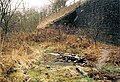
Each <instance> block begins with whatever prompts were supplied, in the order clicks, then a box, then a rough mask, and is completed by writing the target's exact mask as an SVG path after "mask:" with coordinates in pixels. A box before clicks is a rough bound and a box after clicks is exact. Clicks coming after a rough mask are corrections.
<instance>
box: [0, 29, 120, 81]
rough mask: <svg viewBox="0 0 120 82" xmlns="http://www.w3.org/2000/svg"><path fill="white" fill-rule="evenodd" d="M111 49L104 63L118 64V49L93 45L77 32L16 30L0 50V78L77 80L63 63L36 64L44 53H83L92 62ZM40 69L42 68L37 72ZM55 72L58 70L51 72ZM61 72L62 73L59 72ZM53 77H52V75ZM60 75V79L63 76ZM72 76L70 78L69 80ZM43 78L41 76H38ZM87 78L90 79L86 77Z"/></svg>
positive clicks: (1, 79) (12, 79) (42, 58)
mask: <svg viewBox="0 0 120 82" xmlns="http://www.w3.org/2000/svg"><path fill="white" fill-rule="evenodd" d="M104 48H108V49H111V53H110V56H109V58H108V60H107V61H106V62H107V63H110V64H112V65H118V66H119V58H120V55H119V54H120V48H119V47H116V46H111V45H106V44H102V43H97V45H96V47H94V45H93V42H91V40H89V39H81V38H79V36H78V35H72V34H65V33H63V32H59V30H54V29H41V30H39V32H38V33H31V34H30V33H17V34H13V35H12V36H11V37H10V38H8V39H7V40H6V42H5V45H4V47H3V49H4V51H3V52H4V53H3V55H1V56H0V59H1V60H0V81H2V82H10V81H13V82H19V81H25V82H26V81H28V82H35V81H36V80H38V81H41V80H43V81H45V79H47V80H46V82H49V81H56V82H57V81H63V82H64V81H65V82H70V80H73V81H75V82H76V81H81V82H82V79H81V78H80V77H79V76H78V74H76V73H75V75H74V73H72V74H68V72H73V71H75V70H74V69H73V68H70V69H73V70H69V69H68V68H65V69H63V66H58V67H55V66H53V67H52V66H49V67H50V70H48V68H46V66H43V65H41V64H40V61H41V60H42V61H43V60H44V59H45V58H44V57H45V56H44V53H49V52H59V53H75V54H79V55H83V56H86V58H87V59H89V60H92V62H97V60H98V58H99V57H100V52H101V49H104ZM40 70H42V71H40ZM54 71H57V72H58V73H59V74H58V73H56V72H54ZM63 73H65V74H63ZM55 77H56V78H55ZM63 77H64V79H63ZM70 77H72V78H71V79H69V78H70ZM42 78H44V79H42ZM83 79H84V80H83V82H85V81H86V79H85V78H83ZM87 79H89V80H91V79H90V78H88V77H87Z"/></svg>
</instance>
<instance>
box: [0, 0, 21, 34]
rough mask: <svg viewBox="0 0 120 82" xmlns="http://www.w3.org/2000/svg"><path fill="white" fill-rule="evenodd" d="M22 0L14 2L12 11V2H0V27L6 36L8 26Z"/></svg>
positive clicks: (9, 0)
mask: <svg viewBox="0 0 120 82" xmlns="http://www.w3.org/2000/svg"><path fill="white" fill-rule="evenodd" d="M22 1H23V0H18V1H17V2H16V4H17V5H15V8H14V9H12V2H13V0H0V27H1V28H2V30H3V32H4V33H5V34H6V33H7V31H8V24H9V21H10V19H11V18H12V16H13V15H14V13H15V11H16V10H17V8H18V7H19V5H20V4H21V2H22Z"/></svg>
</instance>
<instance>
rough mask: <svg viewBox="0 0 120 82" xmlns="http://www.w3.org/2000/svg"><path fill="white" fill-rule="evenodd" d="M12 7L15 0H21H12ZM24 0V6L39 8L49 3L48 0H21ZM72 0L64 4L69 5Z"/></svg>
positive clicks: (21, 6)
mask: <svg viewBox="0 0 120 82" xmlns="http://www.w3.org/2000/svg"><path fill="white" fill-rule="evenodd" d="M12 1H13V2H12V4H13V6H12V8H13V9H14V8H15V4H16V3H17V1H19V2H20V1H21V0H12ZM23 1H24V5H25V8H36V9H37V8H39V9H40V8H41V7H43V6H44V7H45V5H49V4H50V1H49V0H23ZM73 1H74V0H68V1H67V3H66V6H69V5H70V4H72V2H73ZM75 1H78V0H75ZM19 8H23V3H21V5H20V6H19Z"/></svg>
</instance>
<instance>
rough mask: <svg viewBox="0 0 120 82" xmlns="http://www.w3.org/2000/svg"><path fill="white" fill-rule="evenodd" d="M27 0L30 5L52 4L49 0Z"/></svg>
mask: <svg viewBox="0 0 120 82" xmlns="http://www.w3.org/2000/svg"><path fill="white" fill-rule="evenodd" d="M26 1H28V4H29V7H41V6H44V5H48V4H50V2H49V0H26ZM26 4H27V2H26Z"/></svg>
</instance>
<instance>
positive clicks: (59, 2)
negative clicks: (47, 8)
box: [49, 0, 68, 12]
mask: <svg viewBox="0 0 120 82" xmlns="http://www.w3.org/2000/svg"><path fill="white" fill-rule="evenodd" d="M49 1H50V2H51V4H52V10H53V12H57V11H58V10H59V9H60V8H62V7H64V6H65V3H66V2H67V1H68V0H49Z"/></svg>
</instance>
